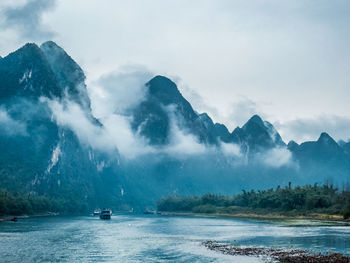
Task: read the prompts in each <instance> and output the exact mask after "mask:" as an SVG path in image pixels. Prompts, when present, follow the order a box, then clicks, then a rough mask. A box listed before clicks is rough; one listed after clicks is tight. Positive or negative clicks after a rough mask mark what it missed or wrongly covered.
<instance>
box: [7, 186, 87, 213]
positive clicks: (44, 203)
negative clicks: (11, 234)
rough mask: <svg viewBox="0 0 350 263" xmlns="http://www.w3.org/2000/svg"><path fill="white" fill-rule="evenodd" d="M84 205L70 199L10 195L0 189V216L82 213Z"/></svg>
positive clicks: (19, 194) (84, 209) (18, 194)
mask: <svg viewBox="0 0 350 263" xmlns="http://www.w3.org/2000/svg"><path fill="white" fill-rule="evenodd" d="M86 210H87V207H86V204H85V203H82V202H80V201H78V200H75V199H74V198H72V199H52V198H49V197H47V196H39V195H34V194H24V193H12V192H9V191H7V190H3V189H0V215H23V214H28V215H31V214H39V213H46V212H62V213H70V214H72V213H75V214H76V213H82V212H84V211H86Z"/></svg>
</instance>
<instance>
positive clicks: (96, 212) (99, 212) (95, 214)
mask: <svg viewBox="0 0 350 263" xmlns="http://www.w3.org/2000/svg"><path fill="white" fill-rule="evenodd" d="M100 214H101V209H95V210H94V213H93V215H94V216H99V215H100Z"/></svg>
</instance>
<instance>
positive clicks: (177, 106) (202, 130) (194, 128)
mask: <svg viewBox="0 0 350 263" xmlns="http://www.w3.org/2000/svg"><path fill="white" fill-rule="evenodd" d="M146 88H147V96H146V98H145V100H144V101H142V102H141V104H140V105H138V106H137V107H136V108H135V109H134V111H133V122H132V128H133V130H134V131H137V132H138V133H139V134H140V135H142V136H144V137H146V138H147V139H148V140H149V142H150V143H151V144H152V145H164V144H168V143H170V137H171V136H170V133H171V129H172V126H173V125H176V126H178V127H179V128H180V129H182V130H184V132H186V133H191V134H193V135H195V136H196V137H197V138H198V140H199V141H200V142H201V143H205V144H216V143H218V140H217V136H215V134H213V132H211V131H210V129H211V127H210V126H211V125H212V120H211V119H210V118H209V116H208V115H206V116H205V115H199V114H197V113H196V112H195V111H194V110H193V108H192V106H191V104H190V103H189V102H188V101H187V100H186V99H185V98H184V97H183V96H182V94H181V93H180V91H179V90H178V88H177V86H176V84H175V83H174V82H172V81H171V80H170V79H168V78H166V77H163V76H156V77H154V78H153V79H151V80H150V81H149V82H148V83H147V84H146Z"/></svg>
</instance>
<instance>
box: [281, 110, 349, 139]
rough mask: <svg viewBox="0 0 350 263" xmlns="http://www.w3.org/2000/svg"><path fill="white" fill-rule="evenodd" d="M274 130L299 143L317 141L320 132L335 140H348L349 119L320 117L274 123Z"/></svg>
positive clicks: (334, 116)
mask: <svg viewBox="0 0 350 263" xmlns="http://www.w3.org/2000/svg"><path fill="white" fill-rule="evenodd" d="M275 126H276V128H277V129H278V130H279V132H280V133H281V134H282V136H283V137H285V138H286V141H288V140H295V141H297V142H299V143H301V142H304V141H311V140H317V139H318V137H319V136H320V134H321V133H322V132H327V133H329V134H330V135H331V136H333V138H334V139H335V140H341V139H343V140H345V141H346V140H348V139H350V117H346V116H336V115H322V116H316V117H310V118H299V119H294V120H289V121H283V122H276V123H275Z"/></svg>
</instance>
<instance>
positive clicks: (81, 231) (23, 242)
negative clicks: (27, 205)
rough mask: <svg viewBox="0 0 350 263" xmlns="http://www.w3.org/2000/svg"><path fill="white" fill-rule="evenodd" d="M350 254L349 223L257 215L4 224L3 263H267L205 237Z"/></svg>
mask: <svg viewBox="0 0 350 263" xmlns="http://www.w3.org/2000/svg"><path fill="white" fill-rule="evenodd" d="M208 239H210V240H218V241H224V242H232V243H234V244H236V245H242V246H268V247H280V248H284V249H292V248H301V249H309V250H313V251H314V252H326V251H328V250H332V251H333V252H340V253H344V254H347V255H350V228H349V227H342V226H303V227H298V226H292V227H291V226H286V225H284V224H283V222H280V223H270V222H261V221H260V222H259V221H254V220H240V219H217V218H195V217H170V216H169V217H168V216H142V215H140V216H136V215H114V216H113V217H112V220H107V221H103V220H100V219H99V218H98V217H47V218H31V219H25V220H19V221H18V222H16V223H13V222H2V223H0V254H1V255H2V258H1V262H242V263H250V262H262V259H258V258H254V257H232V256H226V255H222V254H220V253H216V252H212V251H209V250H207V249H206V248H205V247H204V246H203V245H202V244H201V243H202V242H203V241H205V240H208Z"/></svg>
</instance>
